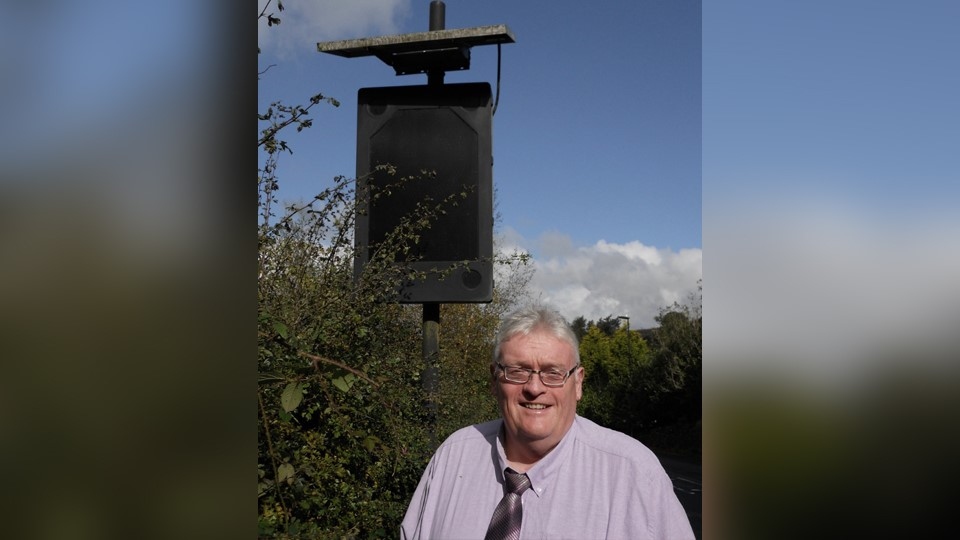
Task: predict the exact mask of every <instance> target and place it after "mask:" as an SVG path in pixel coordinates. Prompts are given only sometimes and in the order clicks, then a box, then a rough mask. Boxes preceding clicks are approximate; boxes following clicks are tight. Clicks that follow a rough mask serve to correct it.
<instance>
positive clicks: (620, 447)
mask: <svg viewBox="0 0 960 540" xmlns="http://www.w3.org/2000/svg"><path fill="white" fill-rule="evenodd" d="M576 423H577V442H578V443H579V444H580V445H582V446H583V447H584V448H586V449H588V451H592V452H600V453H603V454H606V455H610V456H615V457H619V458H622V459H623V460H626V461H629V462H632V463H636V464H640V465H647V464H650V463H656V464H657V465H659V464H660V460H659V459H658V458H657V456H656V455H655V454H654V453H653V451H652V450H650V449H649V448H647V446H646V445H644V444H643V443H641V442H640V441H638V440H637V439H634V438H633V437H631V436H629V435H627V434H626V433H621V432H619V431H616V430H613V429H610V428H607V427H603V426H601V425H600V424H597V423H596V422H594V421H592V420H590V419H588V418H584V417H582V416H577V417H576Z"/></svg>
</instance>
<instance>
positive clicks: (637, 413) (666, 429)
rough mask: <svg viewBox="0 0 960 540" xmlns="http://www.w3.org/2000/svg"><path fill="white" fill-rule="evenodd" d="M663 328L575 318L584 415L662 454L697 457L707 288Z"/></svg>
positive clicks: (672, 309) (674, 310) (664, 317)
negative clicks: (638, 327) (583, 375)
mask: <svg viewBox="0 0 960 540" xmlns="http://www.w3.org/2000/svg"><path fill="white" fill-rule="evenodd" d="M656 321H657V323H658V324H659V326H658V327H656V328H653V329H647V330H638V331H630V332H629V333H628V332H627V331H626V329H624V328H619V321H617V319H616V318H615V317H605V318H602V319H600V320H599V321H596V322H594V321H586V320H585V319H584V318H583V317H578V318H577V319H574V321H573V322H572V323H571V326H572V327H573V328H574V332H575V333H578V334H580V335H581V336H582V337H581V342H580V359H581V362H582V363H583V366H584V370H585V372H586V379H585V380H584V392H583V393H584V396H583V399H582V400H581V402H580V406H579V411H580V414H582V415H584V416H586V417H588V418H590V419H592V420H594V421H596V422H597V423H599V424H601V425H604V426H607V427H610V428H612V429H616V430H617V431H622V432H624V433H627V434H628V435H631V436H633V437H635V438H637V439H639V440H641V441H642V442H644V443H645V444H647V445H648V446H650V447H651V448H654V449H655V450H657V451H660V452H668V453H672V454H678V455H685V456H690V457H694V456H698V455H699V454H700V441H701V425H700V422H701V408H702V400H701V384H702V377H701V370H702V356H703V354H702V322H703V316H702V285H701V286H700V287H698V291H697V293H696V294H692V295H691V296H690V297H689V298H688V299H687V302H686V303H684V304H680V303H674V304H673V305H672V306H669V307H666V308H663V309H661V310H660V314H659V315H658V316H657V317H656ZM643 336H646V337H643Z"/></svg>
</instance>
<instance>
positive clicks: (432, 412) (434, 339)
mask: <svg viewBox="0 0 960 540" xmlns="http://www.w3.org/2000/svg"><path fill="white" fill-rule="evenodd" d="M445 27H446V5H445V4H444V3H443V2H441V1H440V0H433V1H432V2H430V30H431V31H432V30H443V29H444V28H445ZM427 84H430V85H442V84H443V71H442V70H440V71H431V72H429V73H427ZM439 359H440V303H439V302H425V303H424V304H423V365H424V371H423V391H424V393H426V396H427V421H428V422H429V424H430V437H431V442H432V443H435V442H436V441H435V440H434V439H433V438H434V437H435V433H436V430H435V429H433V428H434V426H435V425H436V420H437V402H436V400H435V397H436V393H437V387H438V386H439V380H440V373H439V367H438V365H437V364H438V361H439Z"/></svg>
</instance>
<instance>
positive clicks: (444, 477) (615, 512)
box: [400, 416, 694, 540]
mask: <svg viewBox="0 0 960 540" xmlns="http://www.w3.org/2000/svg"><path fill="white" fill-rule="evenodd" d="M502 425H503V421H502V420H494V421H491V422H486V423H483V424H477V425H474V426H470V427H467V428H463V429H461V430H459V431H457V432H456V433H454V434H453V435H451V436H450V437H449V438H447V440H446V441H444V442H443V444H441V445H440V448H438V449H437V451H436V453H435V454H434V455H433V458H432V459H431V460H430V463H429V464H428V465H427V468H426V470H425V471H424V472H423V476H422V477H421V478H420V484H419V485H418V486H417V490H416V492H414V494H413V499H412V500H411V501H410V506H409V507H408V508H407V514H406V516H405V517H404V519H403V523H402V524H401V526H400V538H402V539H404V540H414V539H436V540H458V539H482V538H483V536H484V534H486V532H487V526H488V525H489V524H490V516H491V515H493V510H494V508H496V506H497V503H499V502H500V499H501V498H502V497H503V469H504V468H505V467H506V466H507V460H506V455H505V454H504V452H503V444H502V441H501V439H500V437H502V435H501V427H502ZM527 475H528V476H529V477H530V483H531V489H528V490H527V491H526V492H524V494H523V498H522V501H523V525H522V528H521V530H520V538H521V540H526V539H534V538H551V539H553V538H571V539H577V540H589V539H599V538H608V539H624V540H642V539H651V540H652V539H668V540H687V539H692V538H694V536H693V530H692V529H691V528H690V522H689V521H688V520H687V516H686V513H685V512H684V510H683V507H682V506H681V505H680V501H679V500H678V499H677V496H676V495H675V494H674V492H673V484H672V483H671V481H670V478H669V477H668V476H667V474H666V472H665V471H664V470H663V467H662V466H661V465H660V461H659V460H658V459H657V457H656V456H655V455H654V454H653V452H651V451H650V450H649V449H648V448H647V447H646V446H644V445H643V444H641V443H640V442H639V441H637V440H635V439H632V438H630V437H628V436H627V435H624V434H623V433H619V432H617V431H613V430H611V429H607V428H604V427H601V426H599V425H597V424H595V423H594V422H592V421H590V420H588V419H586V418H583V417H580V416H577V417H576V419H575V420H574V422H573V425H572V426H571V427H570V431H568V432H567V434H566V435H565V436H564V437H563V439H562V440H561V441H560V443H559V444H558V445H557V446H556V448H554V449H553V450H552V451H551V452H550V453H549V454H547V455H546V456H545V457H544V458H543V459H541V460H540V461H539V462H537V463H536V464H535V465H534V466H533V467H531V468H530V470H529V471H527Z"/></svg>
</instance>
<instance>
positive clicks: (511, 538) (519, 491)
mask: <svg viewBox="0 0 960 540" xmlns="http://www.w3.org/2000/svg"><path fill="white" fill-rule="evenodd" d="M503 479H504V490H505V491H506V494H505V495H504V496H503V498H502V499H500V504H498V505H497V508H496V510H494V511H493V517H492V518H490V527H488V528H487V535H486V536H485V537H484V540H517V539H518V538H520V520H521V519H522V518H523V505H522V504H520V497H521V496H522V495H523V492H524V491H526V490H527V488H529V487H530V479H529V478H527V475H525V474H520V473H518V472H516V471H514V470H513V469H511V468H509V467H508V468H506V469H504V471H503Z"/></svg>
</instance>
